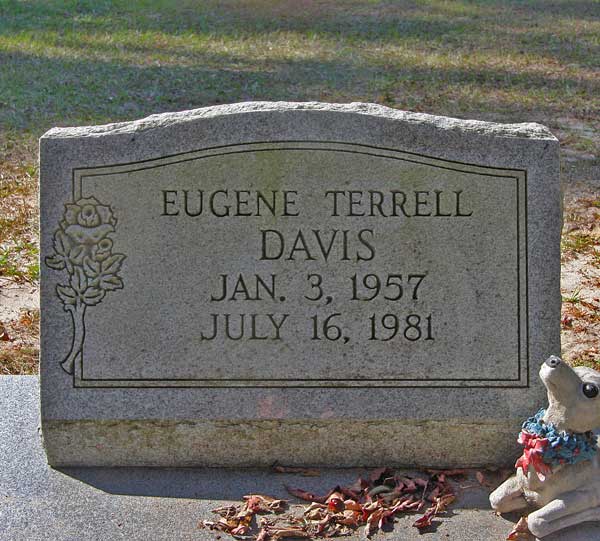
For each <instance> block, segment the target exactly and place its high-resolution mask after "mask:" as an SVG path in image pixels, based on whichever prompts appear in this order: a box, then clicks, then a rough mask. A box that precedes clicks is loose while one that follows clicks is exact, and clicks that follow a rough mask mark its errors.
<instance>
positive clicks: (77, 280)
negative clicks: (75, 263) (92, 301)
mask: <svg viewBox="0 0 600 541" xmlns="http://www.w3.org/2000/svg"><path fill="white" fill-rule="evenodd" d="M70 284H71V287H72V288H73V289H74V290H75V291H76V292H77V293H83V292H84V291H85V290H86V288H87V286H88V282H87V277H86V275H85V273H84V272H83V269H82V268H81V267H75V269H74V271H73V274H72V275H71V280H70Z"/></svg>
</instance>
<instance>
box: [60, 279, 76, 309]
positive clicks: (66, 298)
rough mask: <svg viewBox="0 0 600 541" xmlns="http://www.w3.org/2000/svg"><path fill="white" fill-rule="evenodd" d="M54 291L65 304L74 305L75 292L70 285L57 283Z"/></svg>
mask: <svg viewBox="0 0 600 541" xmlns="http://www.w3.org/2000/svg"><path fill="white" fill-rule="evenodd" d="M56 293H57V294H58V298H59V299H60V300H61V301H62V303H63V304H64V305H65V306H67V305H68V304H72V305H74V304H75V303H76V302H77V293H76V292H75V290H74V289H73V288H72V287H69V286H62V285H60V284H59V285H57V286H56Z"/></svg>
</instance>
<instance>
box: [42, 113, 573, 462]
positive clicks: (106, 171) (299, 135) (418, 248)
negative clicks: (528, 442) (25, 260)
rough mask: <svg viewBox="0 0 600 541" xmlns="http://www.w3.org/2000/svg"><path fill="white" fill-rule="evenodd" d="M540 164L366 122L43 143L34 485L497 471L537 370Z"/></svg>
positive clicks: (513, 128)
mask: <svg viewBox="0 0 600 541" xmlns="http://www.w3.org/2000/svg"><path fill="white" fill-rule="evenodd" d="M558 152H559V149H558V142H557V140H556V139H555V138H554V137H553V136H552V134H551V133H550V132H549V131H548V130H547V129H546V128H545V127H543V126H540V125H538V124H513V125H501V124H492V123H485V122H479V121H464V120H457V119H450V118H444V117H435V116H429V115H424V114H414V113H406V112H402V111H397V110H392V109H388V108H385V107H380V106H376V105H369V104H349V105H331V104H320V103H244V104H234V105H226V106H217V107H209V108H204V109H198V110H194V111H186V112H181V113H172V114H171V113H169V114H162V115H154V116H151V117H148V118H146V119H143V120H140V121H135V122H129V123H120V124H111V125H106V126H93V127H79V128H55V129H52V130H50V131H49V132H48V133H46V134H45V135H44V136H43V137H42V139H41V141H40V183H41V186H40V193H41V213H42V214H41V229H42V238H41V252H42V261H43V265H42V299H41V302H42V337H41V340H42V343H41V352H42V353H41V357H42V358H41V386H42V389H41V411H42V430H43V437H44V443H45V448H46V452H47V455H48V460H49V462H50V464H52V465H57V466H58V465H61V466H62V465H109V466H125V465H151V466H192V465H193V466H202V465H209V466H216V465H225V466H231V465H238V466H246V465H268V464H272V463H273V462H275V461H280V462H282V463H286V464H313V465H331V466H351V465H376V464H396V465H420V466H438V467H441V466H476V465H481V464H487V463H503V462H506V461H510V460H511V459H512V458H513V455H514V453H513V451H514V450H515V449H516V442H515V436H516V433H517V432H518V427H519V423H520V422H521V421H522V419H523V418H525V417H527V416H528V415H530V414H531V413H532V412H533V411H534V409H535V408H536V407H537V406H538V405H539V404H541V403H542V402H543V397H544V391H543V388H542V386H541V385H540V384H539V383H538V382H537V380H536V379H535V378H533V377H532V375H533V374H535V373H536V372H537V367H538V365H539V363H540V362H541V361H542V360H543V359H545V358H546V357H547V356H548V355H550V354H559V353H560V337H559V321H560V315H559V314H560V292H559V279H560V257H559V239H560V228H561V213H560V212H561V205H560V185H559V173H558V171H559V157H558Z"/></svg>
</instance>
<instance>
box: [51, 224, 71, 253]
mask: <svg viewBox="0 0 600 541" xmlns="http://www.w3.org/2000/svg"><path fill="white" fill-rule="evenodd" d="M70 248H71V241H70V240H69V237H68V236H67V235H65V234H64V233H63V231H62V230H60V229H59V230H58V231H57V232H56V233H54V250H55V251H56V253H57V254H60V255H62V256H64V257H67V256H68V255H69V250H70Z"/></svg>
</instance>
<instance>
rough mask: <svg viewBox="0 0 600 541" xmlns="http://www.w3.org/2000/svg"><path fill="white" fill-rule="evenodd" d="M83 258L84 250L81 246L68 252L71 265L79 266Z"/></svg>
mask: <svg viewBox="0 0 600 541" xmlns="http://www.w3.org/2000/svg"><path fill="white" fill-rule="evenodd" d="M84 256H85V248H84V247H83V246H73V248H71V250H70V251H69V260H70V261H71V263H73V265H81V264H82V263H83V257H84Z"/></svg>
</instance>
